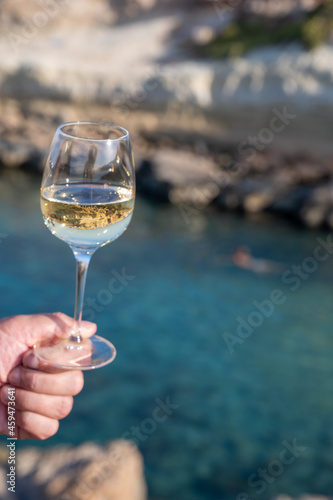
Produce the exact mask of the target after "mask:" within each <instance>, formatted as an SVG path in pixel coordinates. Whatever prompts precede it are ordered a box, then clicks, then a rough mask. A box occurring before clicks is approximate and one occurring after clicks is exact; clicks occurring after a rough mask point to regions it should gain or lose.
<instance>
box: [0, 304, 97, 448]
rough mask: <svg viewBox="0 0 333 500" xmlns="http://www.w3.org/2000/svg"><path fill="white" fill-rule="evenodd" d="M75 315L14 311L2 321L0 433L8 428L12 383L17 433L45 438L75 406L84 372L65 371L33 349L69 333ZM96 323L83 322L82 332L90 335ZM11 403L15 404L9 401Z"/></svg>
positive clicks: (32, 437) (0, 344) (21, 436)
mask: <svg viewBox="0 0 333 500" xmlns="http://www.w3.org/2000/svg"><path fill="white" fill-rule="evenodd" d="M72 326H73V319H72V318H69V317H68V316H66V315H65V314H62V313H55V314H35V315H31V316H13V317H11V318H5V319H3V320H1V321H0V434H8V423H7V420H8V418H7V416H8V410H7V403H8V389H9V388H10V387H15V424H16V425H15V427H16V431H15V432H16V434H15V436H16V437H17V438H18V439H46V438H49V437H51V436H53V435H54V434H55V433H56V432H57V430H58V427H59V422H58V421H59V420H60V419H62V418H64V417H66V416H67V415H68V414H69V413H70V411H71V409H72V406H73V396H75V395H76V394H78V393H79V392H80V391H81V390H82V388H83V374H82V372H81V371H78V370H71V371H67V370H66V371H62V370H59V369H57V368H53V367H51V366H50V365H46V364H45V363H42V362H40V361H39V360H38V359H37V358H36V357H35V356H34V354H33V352H32V351H31V348H32V347H33V345H34V344H35V343H36V342H37V341H38V340H43V339H46V338H52V337H54V336H57V337H65V336H66V335H68V332H69V330H70V329H71V327H72ZM95 331H96V325H94V324H93V323H88V322H85V321H83V322H82V334H83V335H84V336H85V337H88V336H91V335H93V334H94V333H95ZM10 408H12V406H11V407H10Z"/></svg>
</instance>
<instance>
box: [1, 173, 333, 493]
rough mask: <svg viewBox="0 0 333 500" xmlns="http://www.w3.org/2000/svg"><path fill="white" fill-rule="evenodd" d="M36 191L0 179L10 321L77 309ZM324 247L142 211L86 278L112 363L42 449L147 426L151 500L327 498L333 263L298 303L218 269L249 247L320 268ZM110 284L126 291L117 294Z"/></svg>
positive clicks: (280, 232) (301, 289)
mask: <svg viewBox="0 0 333 500" xmlns="http://www.w3.org/2000/svg"><path fill="white" fill-rule="evenodd" d="M39 182H40V180H39V179H38V178H35V177H27V176H25V175H23V174H22V175H21V174H18V173H16V172H13V173H11V172H9V173H7V174H6V175H2V177H1V178H0V205H1V212H0V213H1V218H0V233H1V234H2V235H4V234H5V235H7V236H6V237H2V238H1V240H0V241H1V244H0V252H1V263H2V265H1V270H0V289H1V301H0V315H1V316H7V315H11V314H18V313H32V312H45V311H56V310H62V311H64V312H66V313H68V314H71V313H72V309H73V300H74V298H73V295H74V280H75V273H74V259H73V256H72V254H71V252H70V250H69V248H68V247H67V246H66V245H65V244H64V243H62V242H61V241H59V240H57V239H56V238H55V237H53V236H52V235H51V234H50V233H49V231H48V230H47V229H46V228H45V226H44V225H43V222H42V219H41V214H40V209H39ZM319 236H321V237H322V238H323V239H324V240H326V239H327V236H328V235H327V234H326V233H317V232H309V231H304V230H302V229H299V228H295V227H292V226H290V225H288V224H286V223H284V222H281V221H276V220H271V219H253V220H244V219H241V218H238V217H236V216H232V215H225V214H219V213H215V212H207V213H205V214H204V215H203V214H201V215H200V214H199V215H198V216H196V217H194V218H193V219H192V221H191V222H190V223H186V222H185V220H184V219H183V217H182V214H181V213H180V211H179V209H178V208H177V207H168V206H163V205H160V206H158V205H152V204H150V203H148V202H147V201H144V200H139V201H138V203H137V206H136V211H135V216H134V217H133V221H132V223H131V226H130V228H129V230H128V231H127V233H126V234H125V235H124V236H122V237H121V238H120V239H119V240H117V241H116V242H114V243H112V244H110V245H108V246H106V247H105V248H103V249H101V250H99V251H98V252H97V253H96V255H95V256H94V257H93V260H92V263H91V268H90V271H89V275H88V283H87V290H86V297H87V298H88V299H90V304H92V303H93V304H95V305H94V308H95V309H96V308H98V311H95V312H93V307H92V306H89V305H88V304H87V306H86V318H87V319H89V318H92V316H93V315H94V316H95V318H94V320H95V321H96V322H97V324H98V331H99V333H100V334H101V335H103V336H105V337H107V338H109V339H110V340H112V341H113V342H114V344H115V345H116V347H117V349H118V355H117V358H116V360H115V362H114V363H113V364H111V365H109V366H108V367H106V368H103V369H101V370H97V371H96V372H91V373H87V374H86V377H85V381H86V383H85V389H84V390H83V392H82V393H81V394H80V395H79V396H78V397H77V398H76V403H75V406H74V410H73V412H72V414H71V415H70V417H68V418H67V419H66V420H64V421H63V422H62V423H61V427H60V431H59V433H58V434H57V436H56V437H54V438H52V439H51V440H49V441H48V442H46V443H43V444H41V445H42V446H43V445H44V446H51V445H53V444H55V443H65V442H66V443H68V442H69V443H74V444H78V443H81V442H83V441H87V440H94V441H98V442H105V441H108V440H111V439H115V438H118V437H120V436H121V435H123V434H124V433H127V434H126V436H128V437H131V436H132V437H133V434H134V433H137V430H135V428H138V429H139V433H140V434H139V438H136V439H138V441H139V446H140V449H141V451H142V453H143V455H144V459H145V467H146V477H147V480H148V484H149V491H150V498H152V499H154V500H155V499H156V500H171V499H172V500H223V499H227V500H229V499H237V500H246V499H247V497H246V496H245V495H241V494H242V493H244V494H247V495H248V497H250V498H253V499H264V498H265V499H266V498H272V497H274V496H275V495H277V494H278V493H286V494H289V495H298V494H301V493H304V492H307V493H311V492H315V493H322V494H331V493H332V482H333V480H332V465H333V453H332V445H333V390H332V387H333V383H332V378H333V336H332V327H333V307H332V292H331V290H332V281H333V256H330V258H328V259H327V260H326V261H325V262H320V263H319V264H318V268H317V269H316V270H315V271H313V272H310V273H308V277H307V278H306V279H300V280H299V284H298V289H297V290H295V291H292V289H291V287H292V283H285V282H283V281H282V278H281V273H279V274H264V275H258V274H255V273H252V272H250V271H246V270H243V269H240V268H235V267H233V266H231V265H229V263H228V260H226V259H224V258H221V255H228V254H230V253H231V252H232V251H233V250H234V249H235V248H237V247H238V246H240V245H244V244H246V245H247V246H248V247H250V248H251V250H252V252H253V254H254V255H255V256H256V257H261V258H266V259H271V260H274V261H276V262H281V263H282V264H283V266H284V268H285V269H286V270H288V269H291V268H292V266H293V265H301V264H303V265H304V263H306V265H307V266H310V267H311V262H312V266H314V267H315V264H313V261H309V260H308V261H304V259H306V258H308V257H309V256H312V255H313V252H314V249H315V248H316V246H317V245H318V242H317V238H318V237H319ZM123 268H125V271H123ZM117 273H118V274H122V273H123V274H124V273H125V274H126V275H129V276H130V277H131V278H132V279H127V281H128V283H124V282H123V283H121V282H119V279H118V282H117V283H118V285H119V283H120V285H119V288H118V290H120V291H119V293H111V292H110V291H109V290H108V284H109V282H110V280H111V278H114V277H115V276H118V275H117ZM289 277H290V275H289ZM125 281H126V278H125ZM294 284H295V283H294ZM274 289H279V290H281V292H280V294H283V295H282V296H283V298H284V302H283V304H281V305H277V306H275V308H274V311H273V312H271V314H270V316H269V317H268V318H265V319H264V320H263V321H262V324H261V326H257V327H253V332H252V334H251V335H249V336H248V338H246V339H245V340H244V339H243V340H244V342H243V343H237V344H235V345H234V352H230V351H229V350H228V348H227V345H226V343H225V340H224V337H223V335H224V333H225V332H228V333H230V334H232V335H236V333H237V331H236V329H237V325H238V320H237V318H238V317H242V318H243V320H244V321H246V322H247V321H248V318H249V315H250V318H252V320H253V321H255V318H257V320H258V321H259V323H260V316H258V314H257V316H256V315H253V314H252V313H253V312H254V311H257V308H256V307H255V305H254V304H253V301H254V300H257V301H259V302H262V301H263V300H266V299H268V298H269V297H270V295H271V293H272V291H273V290H274ZM94 301H95V302H94ZM251 314H252V316H251ZM249 331H250V329H249V328H247V332H249ZM245 333H246V332H245ZM157 400H158V401H157ZM161 401H162V403H163V402H164V403H166V402H168V401H169V402H170V403H171V404H172V405H173V406H172V408H171V410H170V411H169V412H168V413H169V414H167V413H163V410H156V408H157V406H158V405H160V406H161ZM176 407H177V408H176ZM162 408H163V405H162ZM156 417H157V418H156ZM164 417H165V418H164ZM154 419H155V420H154ZM156 420H159V421H156ZM133 429H134V430H133ZM295 440H296V441H295ZM286 443H287V444H286ZM293 443H294V445H295V444H296V446H297V448H296V451H294V455H292V453H291V452H290V451H288V447H289V448H290V447H291V446H292V444H293ZM18 446H24V444H23V443H22V444H21V443H20V444H19V445H18ZM285 449H286V450H287V451H286V452H285V451H284V450H285ZM281 457H282V458H283V460H284V461H288V462H289V463H288V464H286V463H285V464H283V463H282V462H281ZM260 469H263V470H266V473H265V472H261V473H260ZM259 474H266V475H265V477H266V479H263V478H260V477H259Z"/></svg>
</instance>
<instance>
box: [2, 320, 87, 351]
mask: <svg viewBox="0 0 333 500" xmlns="http://www.w3.org/2000/svg"><path fill="white" fill-rule="evenodd" d="M73 325H74V320H73V318H70V317H69V316H67V315H66V314H63V313H59V312H58V313H52V314H31V315H26V316H13V317H11V318H8V319H6V320H4V322H3V323H2V322H1V323H0V327H1V329H2V330H4V331H5V332H6V333H8V334H9V335H10V336H11V337H12V339H13V340H14V339H15V340H16V341H18V342H20V343H22V344H24V345H26V346H27V347H32V346H33V345H34V344H35V343H36V342H37V341H38V340H44V339H47V338H52V337H66V336H67V335H70V333H71V330H72V328H73ZM96 329H97V327H96V325H95V324H94V323H90V322H88V321H82V323H81V334H82V336H84V337H91V335H93V334H94V333H95V332H96Z"/></svg>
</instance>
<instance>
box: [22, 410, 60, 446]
mask: <svg viewBox="0 0 333 500" xmlns="http://www.w3.org/2000/svg"><path fill="white" fill-rule="evenodd" d="M16 426H17V437H18V438H19V439H38V440H43V439H48V438H50V437H51V436H54V434H56V433H57V431H58V429H59V422H58V420H55V419H53V418H49V417H44V416H43V415H38V413H33V412H30V411H17V412H16Z"/></svg>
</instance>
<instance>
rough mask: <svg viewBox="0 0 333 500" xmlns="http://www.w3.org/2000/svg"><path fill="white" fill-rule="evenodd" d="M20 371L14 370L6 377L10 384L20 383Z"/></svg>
mask: <svg viewBox="0 0 333 500" xmlns="http://www.w3.org/2000/svg"><path fill="white" fill-rule="evenodd" d="M20 373H21V372H20V369H19V368H14V370H12V371H11V372H10V374H9V376H8V380H9V382H10V383H11V384H14V385H15V384H18V383H19V381H20Z"/></svg>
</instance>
